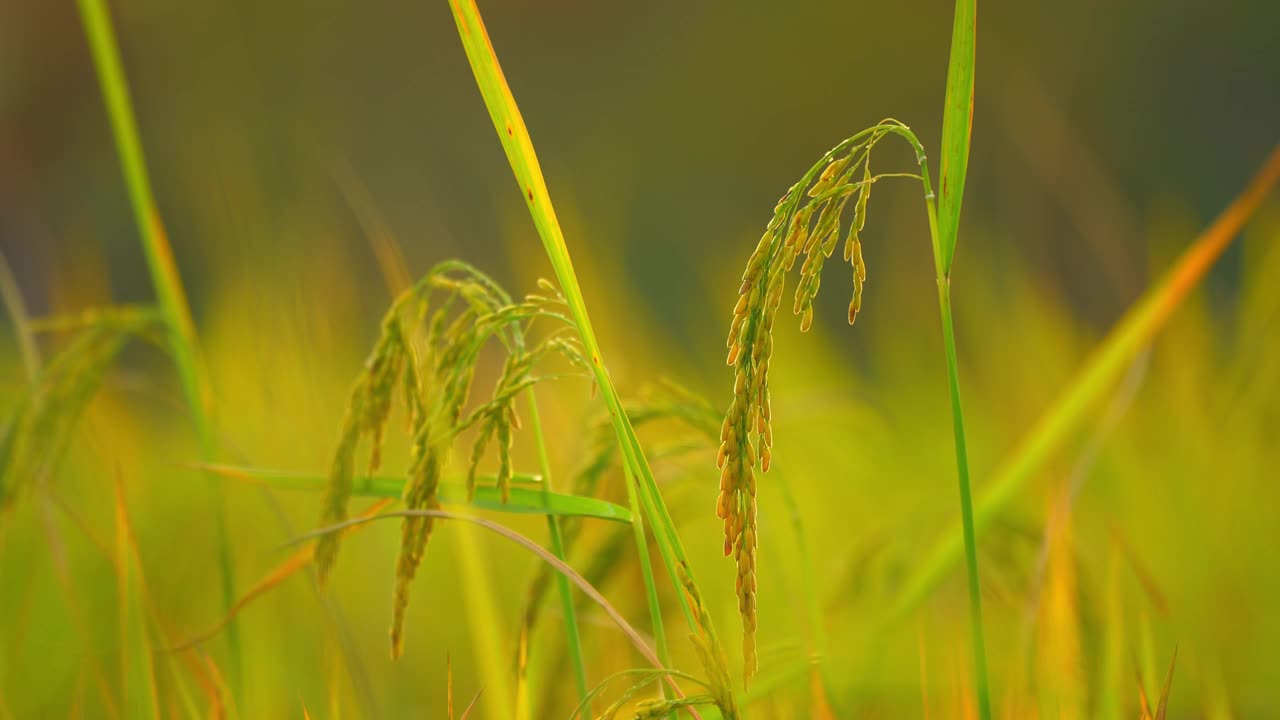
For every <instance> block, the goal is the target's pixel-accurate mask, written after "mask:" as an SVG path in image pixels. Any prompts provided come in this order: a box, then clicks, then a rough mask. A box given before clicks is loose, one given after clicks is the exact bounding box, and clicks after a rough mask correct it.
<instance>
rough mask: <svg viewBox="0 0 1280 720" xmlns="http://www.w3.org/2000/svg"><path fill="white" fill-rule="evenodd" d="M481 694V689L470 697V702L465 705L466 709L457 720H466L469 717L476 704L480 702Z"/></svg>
mask: <svg viewBox="0 0 1280 720" xmlns="http://www.w3.org/2000/svg"><path fill="white" fill-rule="evenodd" d="M483 692H484V690H483V689H481V690H477V691H476V694H475V695H473V696H472V697H471V702H469V703H467V707H466V709H465V710H463V711H462V716H461V717H459V718H458V720H467V718H469V717H471V711H472V710H474V709H475V707H476V703H478V702H480V694H481V693H483Z"/></svg>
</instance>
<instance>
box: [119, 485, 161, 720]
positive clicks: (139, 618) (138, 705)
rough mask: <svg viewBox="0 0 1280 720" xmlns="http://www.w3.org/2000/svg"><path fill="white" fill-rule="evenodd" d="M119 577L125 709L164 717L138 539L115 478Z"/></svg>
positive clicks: (143, 714) (135, 713) (129, 711)
mask: <svg viewBox="0 0 1280 720" xmlns="http://www.w3.org/2000/svg"><path fill="white" fill-rule="evenodd" d="M115 521H116V522H115V527H116V533H115V540H116V542H115V558H114V559H115V574H116V585H117V588H116V589H117V603H118V607H119V615H118V617H117V629H118V630H119V632H120V670H121V689H122V692H123V698H124V699H123V702H122V705H123V706H124V708H125V712H126V713H127V714H128V715H129V717H132V718H137V717H144V716H145V717H153V718H157V719H158V718H159V717H160V696H159V691H158V689H157V684H156V672H155V665H154V663H153V660H152V653H151V642H150V639H149V633H148V629H147V623H146V617H145V615H144V613H143V610H142V607H141V606H142V605H143V604H144V602H143V601H142V599H141V596H142V573H141V567H140V564H139V563H138V553H137V545H136V542H137V541H136V539H135V536H134V534H133V527H132V524H131V523H130V521H129V510H128V507H127V506H126V504H125V494H124V479H123V477H122V476H121V473H120V472H119V471H117V472H116V477H115Z"/></svg>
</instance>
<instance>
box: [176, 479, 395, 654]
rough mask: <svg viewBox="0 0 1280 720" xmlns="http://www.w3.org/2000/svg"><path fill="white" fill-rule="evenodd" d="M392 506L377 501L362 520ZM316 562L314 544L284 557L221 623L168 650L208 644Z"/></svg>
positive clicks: (388, 503)
mask: <svg viewBox="0 0 1280 720" xmlns="http://www.w3.org/2000/svg"><path fill="white" fill-rule="evenodd" d="M391 503H392V500H391V499H390V498H387V499H385V500H379V501H378V502H375V503H374V504H372V505H370V506H369V509H368V510H365V511H364V513H363V514H362V515H361V517H371V516H373V515H376V514H377V513H378V512H380V511H381V510H382V509H383V508H385V507H387V506H388V505H390V504H391ZM357 527H359V526H358V525H357V526H354V527H353V528H352V530H354V529H355V528H357ZM314 559H315V546H313V545H308V546H306V547H303V548H300V549H299V550H297V551H295V552H294V553H293V554H291V555H289V557H287V558H285V559H284V560H283V561H282V562H281V563H280V564H278V565H276V566H275V567H274V568H272V569H271V571H270V572H268V573H267V574H266V575H264V576H263V578H262V579H261V580H259V581H258V582H257V583H255V584H254V585H253V587H251V588H249V590H248V591H247V592H245V593H244V594H243V595H241V596H240V599H239V600H237V601H236V602H235V604H234V605H232V606H231V609H230V610H228V611H227V614H226V615H224V616H223V618H222V619H221V620H219V621H218V624H216V625H214V626H213V627H211V628H209V629H208V630H205V631H204V632H201V633H198V634H197V635H195V636H194V637H191V638H189V639H187V640H185V641H183V642H182V643H181V644H179V645H176V646H174V647H172V648H169V652H175V653H176V652H181V651H183V650H187V649H189V648H191V647H194V646H196V645H200V644H202V643H205V642H207V641H209V640H210V639H212V638H213V637H215V636H216V635H217V634H218V633H220V632H222V630H223V629H224V628H226V627H227V625H229V624H231V622H232V621H233V620H235V618H236V616H237V615H239V614H240V611H241V610H244V609H245V607H247V606H248V605H249V604H250V603H252V602H253V601H254V600H257V599H258V598H259V597H260V596H262V595H264V594H266V593H267V592H269V591H270V590H272V589H274V588H275V587H277V586H278V585H280V584H281V583H283V582H284V581H285V580H288V579H289V578H291V577H293V576H294V575H296V574H298V571H300V570H303V569H305V568H306V567H307V566H308V565H310V564H311V563H312V561H313V560H314Z"/></svg>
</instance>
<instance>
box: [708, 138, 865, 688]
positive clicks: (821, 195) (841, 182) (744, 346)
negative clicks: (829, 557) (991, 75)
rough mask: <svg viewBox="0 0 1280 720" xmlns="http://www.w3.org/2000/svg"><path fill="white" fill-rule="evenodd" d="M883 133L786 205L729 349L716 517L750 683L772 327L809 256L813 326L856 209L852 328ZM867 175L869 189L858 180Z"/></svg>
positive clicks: (751, 275) (802, 287)
mask: <svg viewBox="0 0 1280 720" xmlns="http://www.w3.org/2000/svg"><path fill="white" fill-rule="evenodd" d="M884 128H885V126H884V125H879V126H876V127H875V128H872V129H870V130H867V131H864V132H863V133H859V134H858V135H856V136H854V137H853V138H851V139H849V140H846V141H845V142H843V143H841V144H840V145H837V146H836V147H835V148H834V149H832V150H831V151H830V152H828V153H827V154H826V155H825V156H824V157H823V159H822V160H821V161H820V162H819V163H818V164H816V165H814V166H813V167H812V168H811V169H810V170H809V172H808V173H806V174H805V176H804V177H803V178H802V179H801V180H800V182H798V183H796V184H795V185H793V186H792V187H791V189H790V190H788V191H787V193H786V194H785V195H783V196H782V198H781V199H780V200H779V201H778V204H777V206H776V207H775V208H774V214H773V218H772V219H771V220H770V221H769V224H768V227H767V228H766V230H765V233H764V235H763V236H762V237H761V238H760V242H759V243H758V244H757V246H756V249H755V251H754V252H753V253H752V254H751V257H750V259H749V260H748V261H747V267H746V270H745V271H744V272H743V274H742V285H741V287H740V288H739V291H738V300H737V304H736V305H735V306H734V309H733V320H732V322H731V323H730V327H729V336H728V339H727V340H726V345H727V347H728V350H729V352H728V357H727V359H726V362H727V364H728V365H730V366H731V367H733V368H734V387H733V400H732V401H731V402H730V404H729V409H728V411H727V412H726V413H725V416H724V422H723V424H722V425H721V429H720V450H719V452H718V454H717V457H716V463H717V466H718V467H719V469H720V493H719V496H718V498H717V500H716V516H717V517H719V518H720V519H721V520H722V521H723V523H724V554H725V555H730V554H732V555H733V556H734V560H735V563H736V565H737V583H736V584H737V594H738V610H739V613H740V614H741V616H742V624H743V656H744V664H745V675H746V678H747V679H750V677H751V675H752V674H753V673H754V672H755V671H756V669H757V667H758V664H759V663H758V659H757V657H756V643H755V634H756V592H757V589H758V580H757V577H756V545H757V542H758V537H757V532H758V526H757V518H756V514H757V505H756V483H757V473H761V474H762V473H765V472H768V470H769V467H770V465H771V462H772V453H773V450H772V447H773V427H772V423H773V413H772V405H771V402H770V391H769V362H770V358H771V357H772V355H773V323H774V318H775V316H776V315H777V312H778V307H779V306H780V305H781V302H782V294H783V292H784V291H785V285H786V274H787V272H789V271H790V270H791V268H792V267H794V265H795V263H796V261H797V260H798V259H799V258H800V257H801V256H804V262H803V263H802V264H801V267H800V280H799V284H798V285H797V287H796V291H795V300H794V302H793V304H792V311H793V312H794V313H795V314H796V315H799V316H800V330H801V331H802V332H803V331H807V330H808V329H809V328H810V327H811V326H812V325H813V314H814V307H813V302H814V299H815V298H816V297H817V294H818V288H819V286H820V285H821V280H822V269H823V267H824V265H825V263H826V259H827V258H828V257H830V256H831V254H832V253H833V252H834V251H835V247H836V245H837V243H838V241H839V238H840V235H841V227H842V225H843V223H844V216H845V215H846V214H848V212H847V209H848V207H849V206H850V203H851V201H852V207H853V212H852V215H853V218H852V220H851V221H850V222H849V228H848V233H847V235H846V239H845V249H844V259H845V261H846V262H849V263H850V264H851V265H852V267H853V278H854V289H853V299H852V301H851V302H850V305H849V322H850V323H852V322H853V321H854V318H855V316H856V315H857V313H858V311H859V310H860V309H861V307H862V289H863V284H864V281H865V280H866V267H865V265H864V263H863V261H862V249H861V241H860V238H859V236H860V233H861V231H862V228H863V226H864V225H865V222H866V208H867V200H868V198H869V197H870V190H871V186H872V184H873V183H874V182H875V180H876V176H873V175H872V174H871V169H870V167H871V166H870V156H871V151H872V149H873V148H874V147H875V145H876V143H877V142H878V141H879V140H880V139H881V138H882V137H884V135H885V133H886V130H885V129H884ZM859 174H860V175H861V179H859V180H856V181H855V180H854V178H855V177H858V175H859Z"/></svg>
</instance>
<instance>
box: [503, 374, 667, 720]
mask: <svg viewBox="0 0 1280 720" xmlns="http://www.w3.org/2000/svg"><path fill="white" fill-rule="evenodd" d="M526 395H527V397H528V398H529V426H530V429H532V431H533V439H534V442H535V443H536V444H537V446H538V463H539V464H540V466H541V469H542V492H543V496H544V497H549V496H550V495H551V489H552V488H551V460H550V458H549V457H548V456H547V442H546V438H545V436H544V434H543V432H542V417H541V415H539V413H538V398H537V395H535V394H534V390H533V388H532V387H530V388H529V389H528V390H527V391H526ZM547 530H548V532H549V533H550V535H551V554H552V555H555V556H556V559H558V560H560V561H562V562H563V561H567V560H566V558H565V551H564V534H563V533H561V531H560V518H558V517H556V516H555V515H547ZM556 585H557V587H558V588H559V591H560V609H561V612H563V613H564V640H565V645H567V646H568V649H569V661H570V662H571V663H572V664H573V679H574V682H575V683H576V684H577V686H578V699H579V700H582V699H583V698H585V697H586V696H587V693H588V692H589V691H590V688H589V687H588V686H587V667H586V664H585V663H584V662H583V659H582V639H581V637H580V636H579V634H578V613H577V610H575V609H574V603H573V588H572V587H571V586H570V585H569V578H567V577H565V576H564V575H557V576H556ZM659 647H661V645H659ZM664 662H665V658H664Z"/></svg>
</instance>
